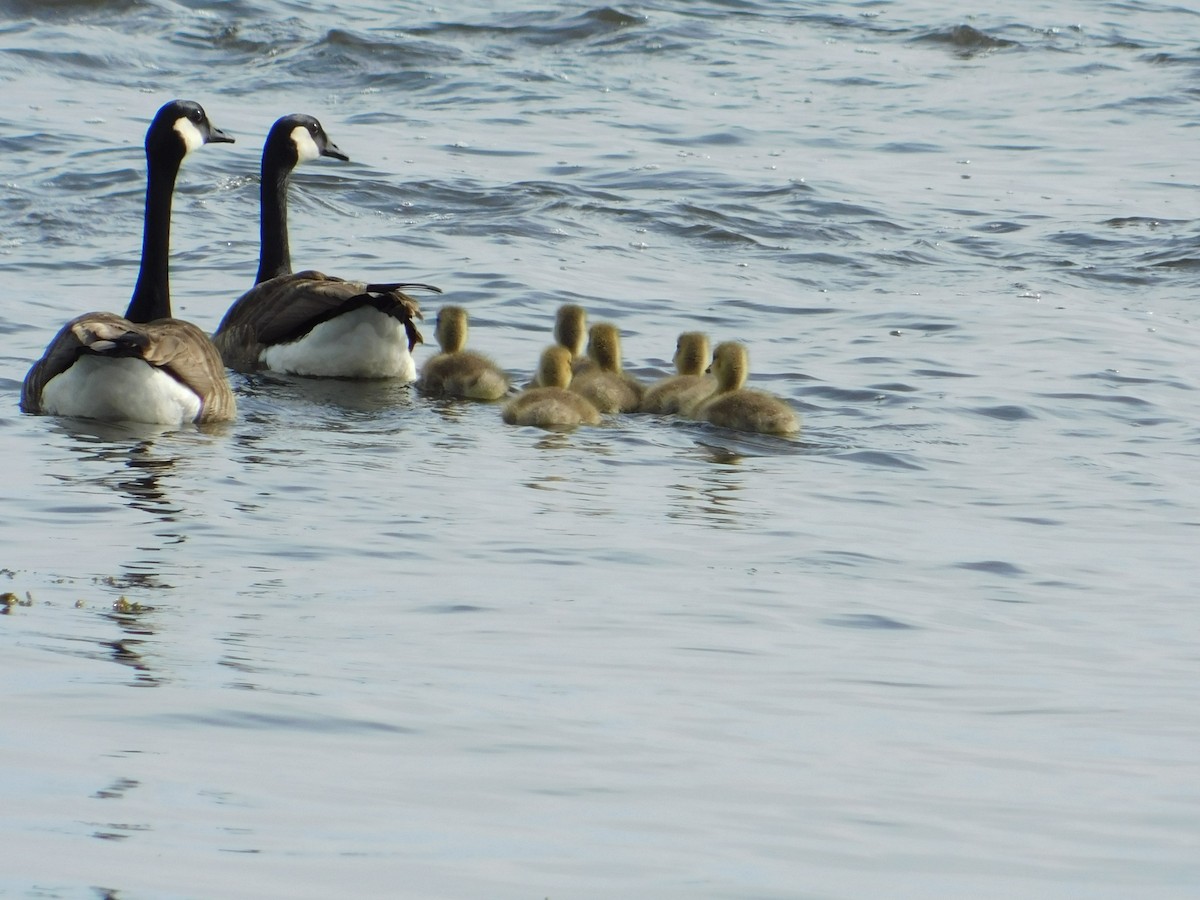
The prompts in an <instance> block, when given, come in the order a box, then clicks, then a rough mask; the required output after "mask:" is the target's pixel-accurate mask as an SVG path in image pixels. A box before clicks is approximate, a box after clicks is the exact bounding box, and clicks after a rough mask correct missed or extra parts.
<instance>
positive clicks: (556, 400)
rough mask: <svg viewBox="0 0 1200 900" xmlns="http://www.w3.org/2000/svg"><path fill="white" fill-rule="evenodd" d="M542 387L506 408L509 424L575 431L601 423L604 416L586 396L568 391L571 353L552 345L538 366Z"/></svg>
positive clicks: (506, 405)
mask: <svg viewBox="0 0 1200 900" xmlns="http://www.w3.org/2000/svg"><path fill="white" fill-rule="evenodd" d="M538 380H539V381H540V382H541V386H540V387H529V388H526V389H525V390H523V391H521V393H519V394H517V396H516V397H514V398H513V399H512V400H509V401H508V403H506V404H505V405H504V410H503V411H502V413H501V415H502V417H503V419H504V421H505V422H507V423H508V424H509V425H536V426H538V427H539V428H574V427H575V426H577V425H598V424H600V413H599V412H598V411H597V410H596V407H594V406H593V405H592V404H591V402H590V401H588V400H587V399H586V398H585V397H583V396H581V395H579V394H576V393H573V392H572V391H569V390H567V388H568V387H569V386H570V384H571V351H569V350H568V349H567V348H566V347H563V346H561V345H559V344H551V345H550V346H549V347H547V348H546V349H545V350H544V351H542V358H541V360H540V362H539V364H538Z"/></svg>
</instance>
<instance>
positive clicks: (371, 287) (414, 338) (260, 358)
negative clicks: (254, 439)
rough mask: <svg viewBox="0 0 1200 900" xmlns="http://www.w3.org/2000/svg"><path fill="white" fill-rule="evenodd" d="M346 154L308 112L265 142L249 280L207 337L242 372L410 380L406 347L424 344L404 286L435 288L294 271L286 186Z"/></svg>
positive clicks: (413, 373) (289, 119)
mask: <svg viewBox="0 0 1200 900" xmlns="http://www.w3.org/2000/svg"><path fill="white" fill-rule="evenodd" d="M321 156H332V157H333V158H334V159H341V160H348V159H349V158H350V157H348V156H347V155H346V154H345V153H343V152H342V151H341V150H339V149H338V148H337V146H336V145H334V143H333V142H332V141H331V140H329V136H328V135H327V134H326V133H325V129H324V128H322V127H321V123H320V122H318V121H317V120H316V119H314V118H313V117H312V116H306V115H299V114H295V115H289V116H283V117H282V118H280V119H279V120H277V121H276V122H275V124H274V125H272V126H271V131H270V133H269V134H268V135H267V140H266V143H265V144H264V145H263V155H262V183H261V184H260V186H259V195H260V204H261V213H260V216H261V218H260V225H259V232H260V244H261V246H260V250H259V262H258V275H257V277H256V279H255V280H256V283H255V285H254V287H252V288H250V290H248V291H247V292H246V293H244V294H242V296H241V297H239V298H238V299H237V300H236V301H234V303H233V305H232V306H231V307H230V308H229V311H228V312H227V313H226V314H225V318H224V319H222V320H221V324H220V325H219V326H218V327H217V331H216V334H214V335H213V341H214V342H215V343H216V345H217V348H218V349H219V350H220V351H221V356H222V357H223V358H224V359H225V364H226V365H227V366H229V367H230V368H232V369H236V370H238V371H239V372H255V371H258V370H260V369H270V370H271V371H274V372H287V373H290V374H292V375H311V376H327V377H333V378H400V379H402V380H404V381H412V380H414V379H415V378H416V377H417V367H416V364H415V363H414V362H413V358H412V349H413V347H415V346H416V345H417V344H419V343H421V333H420V332H419V331H418V330H417V326H416V323H415V322H414V321H413V320H414V319H419V318H421V309H420V306H419V305H418V304H417V301H416V300H414V299H413V298H412V297H410V296H408V294H406V293H404V289H405V288H422V289H425V290H430V291H434V292H435V293H441V291H439V290H438V289H437V288H435V287H432V286H430V285H426V284H406V283H399V282H397V283H393V284H368V283H366V282H363V281H346V280H345V279H342V278H336V277H334V276H332V275H325V274H323V273H321V272H315V271H312V270H308V271H304V272H297V273H295V274H292V261H291V251H290V248H289V245H288V232H287V192H288V180H289V178H290V177H291V174H292V170H293V169H295V168H296V166H297V165H299V164H300V163H302V162H305V161H307V160H311V159H317V158H318V157H321Z"/></svg>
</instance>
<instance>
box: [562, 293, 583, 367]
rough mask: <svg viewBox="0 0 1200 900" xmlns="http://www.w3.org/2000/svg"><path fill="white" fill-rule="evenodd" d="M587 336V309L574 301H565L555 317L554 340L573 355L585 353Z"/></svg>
mask: <svg viewBox="0 0 1200 900" xmlns="http://www.w3.org/2000/svg"><path fill="white" fill-rule="evenodd" d="M586 338H587V310H585V309H584V308H583V307H582V306H577V305H575V304H574V303H564V304H563V305H562V306H560V307H559V308H558V313H557V314H556V315H555V317H554V340H555V341H557V342H558V343H559V344H560V345H561V346H563V347H566V348H567V349H568V350H569V351H571V356H573V357H576V356H582V355H583V342H584V340H585V339H586Z"/></svg>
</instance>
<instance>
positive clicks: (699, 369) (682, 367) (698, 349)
mask: <svg viewBox="0 0 1200 900" xmlns="http://www.w3.org/2000/svg"><path fill="white" fill-rule="evenodd" d="M711 361H712V354H711V353H710V351H709V347H708V335H706V334H704V333H703V332H700V331H685V332H684V333H683V334H681V335H680V336H679V341H678V342H677V343H676V344H675V371H676V372H678V373H679V374H680V375H700V374H703V372H704V370H705V369H707V368H708V364H709V363H710V362H711Z"/></svg>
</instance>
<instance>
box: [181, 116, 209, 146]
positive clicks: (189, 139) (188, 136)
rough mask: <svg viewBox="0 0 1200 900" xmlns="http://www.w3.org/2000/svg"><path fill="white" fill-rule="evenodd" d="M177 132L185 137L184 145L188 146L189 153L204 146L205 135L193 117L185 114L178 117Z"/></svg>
mask: <svg viewBox="0 0 1200 900" xmlns="http://www.w3.org/2000/svg"><path fill="white" fill-rule="evenodd" d="M175 133H176V134H178V135H179V136H180V137H181V138H183V146H185V147H186V148H187V152H188V153H191V152H192V151H193V150H196V149H198V148H200V147H203V146H204V135H202V134H201V133H200V129H199V128H197V127H196V125H195V123H194V122H193V121H192V120H191V119H188V118H184V117H183V116H180V117H179V118H178V119H176V120H175Z"/></svg>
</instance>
